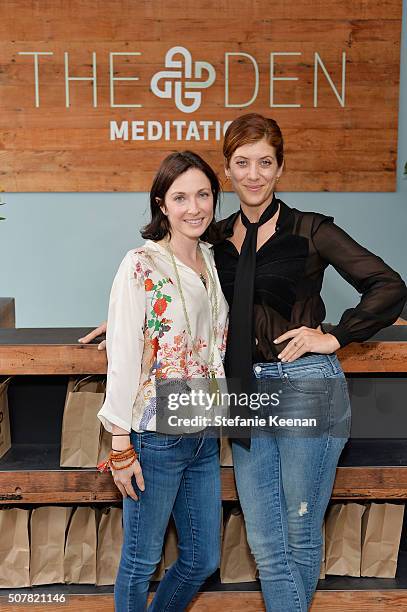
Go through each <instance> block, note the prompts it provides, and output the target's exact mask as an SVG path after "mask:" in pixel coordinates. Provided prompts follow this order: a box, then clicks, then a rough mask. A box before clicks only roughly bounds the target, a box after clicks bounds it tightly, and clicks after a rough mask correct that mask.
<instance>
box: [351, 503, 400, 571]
mask: <svg viewBox="0 0 407 612" xmlns="http://www.w3.org/2000/svg"><path fill="white" fill-rule="evenodd" d="M403 515H404V505H403V504H370V505H369V506H368V507H367V509H366V512H365V514H364V515H363V519H362V560H361V566H360V570H361V571H360V575H361V576H375V577H377V578H394V577H395V575H396V570H397V557H398V552H399V545H400V537H401V529H402V527H403Z"/></svg>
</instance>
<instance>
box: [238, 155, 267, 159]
mask: <svg viewBox="0 0 407 612" xmlns="http://www.w3.org/2000/svg"><path fill="white" fill-rule="evenodd" d="M236 157H241V158H242V159H249V158H248V157H245V156H244V155H236ZM267 157H271V158H272V155H263V157H259V159H266V158H267Z"/></svg>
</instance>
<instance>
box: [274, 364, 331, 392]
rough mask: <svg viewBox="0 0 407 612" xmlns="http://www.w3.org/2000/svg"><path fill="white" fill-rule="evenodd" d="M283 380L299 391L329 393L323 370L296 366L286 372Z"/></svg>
mask: <svg viewBox="0 0 407 612" xmlns="http://www.w3.org/2000/svg"><path fill="white" fill-rule="evenodd" d="M283 381H284V382H285V383H287V385H288V387H289V388H290V389H292V390H293V391H296V392H297V393H306V394H311V395H312V394H317V395H327V394H328V384H327V379H326V377H325V376H324V373H323V371H322V370H320V369H318V370H309V369H306V368H304V369H302V368H296V369H293V370H291V371H288V372H284V374H283Z"/></svg>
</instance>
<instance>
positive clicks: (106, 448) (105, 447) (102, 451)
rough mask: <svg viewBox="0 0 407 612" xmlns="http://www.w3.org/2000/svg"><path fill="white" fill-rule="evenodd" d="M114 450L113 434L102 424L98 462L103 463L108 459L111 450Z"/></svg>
mask: <svg viewBox="0 0 407 612" xmlns="http://www.w3.org/2000/svg"><path fill="white" fill-rule="evenodd" d="M111 450H112V434H111V433H110V431H107V429H105V428H104V427H103V425H102V427H101V428H100V441H99V453H98V460H97V463H98V464H99V463H101V462H102V461H104V459H106V457H107V456H108V454H109V453H110V451H111Z"/></svg>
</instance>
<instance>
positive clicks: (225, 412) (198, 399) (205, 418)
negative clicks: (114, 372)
mask: <svg viewBox="0 0 407 612" xmlns="http://www.w3.org/2000/svg"><path fill="white" fill-rule="evenodd" d="M280 393H281V392H278V391H277V392H274V393H266V392H263V393H257V392H252V393H244V392H242V393H230V392H220V391H219V390H218V391H216V392H214V393H210V392H207V391H204V390H203V389H198V390H196V389H191V390H189V391H188V392H181V393H169V394H168V396H167V409H168V410H169V411H171V412H177V414H168V415H167V422H168V425H169V426H170V427H171V428H172V427H175V428H180V427H183V428H186V429H188V428H191V427H223V428H228V427H233V428H239V427H241V428H247V427H316V426H317V419H316V418H304V417H302V418H301V417H294V418H289V417H282V416H280V415H277V414H272V413H269V414H267V415H266V416H264V409H266V411H267V412H268V411H269V410H270V409H272V408H275V407H277V406H279V405H280ZM231 406H233V408H234V409H236V410H237V411H239V409H244V413H243V414H239V413H237V414H234V415H233V416H231V415H230V414H229V408H230V407H231ZM197 409H198V413H196V411H197ZM261 409H263V410H261ZM185 410H186V411H187V413H188V414H187V415H186V414H185ZM258 410H261V412H262V413H263V416H261V415H260V414H252V413H250V412H249V411H258ZM202 411H204V412H202ZM179 412H182V414H178V413H179Z"/></svg>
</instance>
